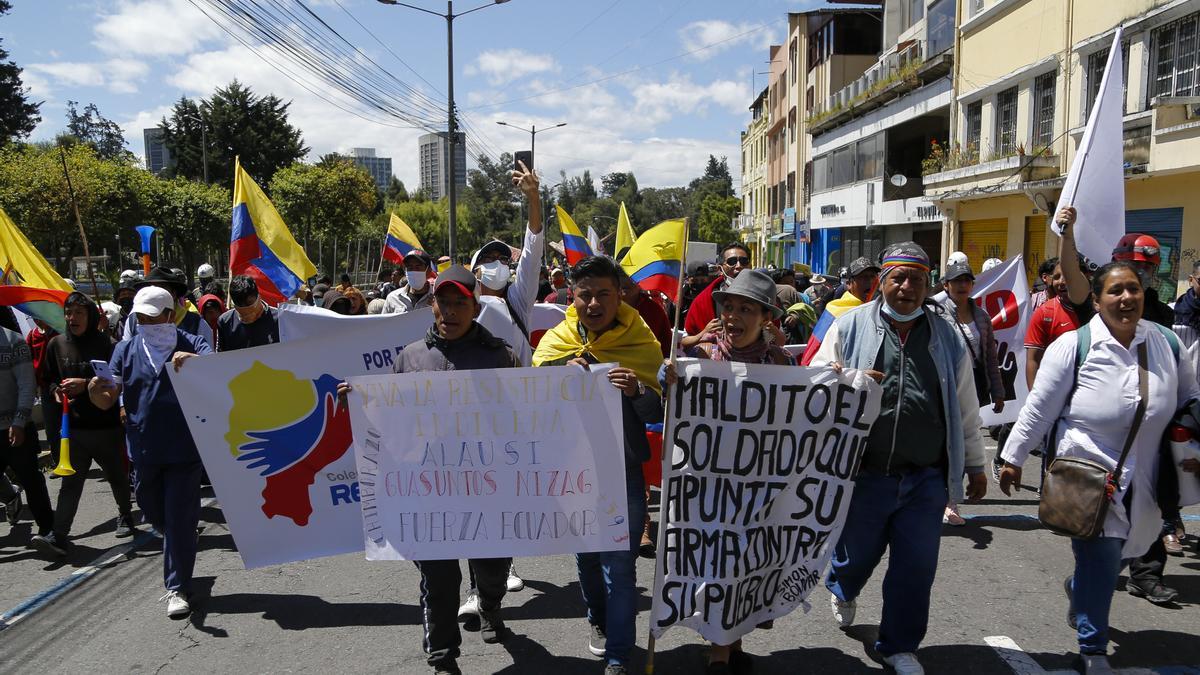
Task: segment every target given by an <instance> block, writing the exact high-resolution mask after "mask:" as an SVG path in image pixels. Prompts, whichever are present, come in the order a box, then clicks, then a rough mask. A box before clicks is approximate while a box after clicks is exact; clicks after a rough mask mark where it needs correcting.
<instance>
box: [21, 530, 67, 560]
mask: <svg viewBox="0 0 1200 675" xmlns="http://www.w3.org/2000/svg"><path fill="white" fill-rule="evenodd" d="M29 545H30V546H32V547H33V548H34V549H36V550H37V552H38V553H41V554H43V555H48V556H51V557H54V558H65V557H67V549H66V542H64V541H61V540H59V538H58V537H57V536H56V535H55V534H54V533H53V532H49V533H47V534H37V535H34V536H33V537H32V538H31V539H30V540H29Z"/></svg>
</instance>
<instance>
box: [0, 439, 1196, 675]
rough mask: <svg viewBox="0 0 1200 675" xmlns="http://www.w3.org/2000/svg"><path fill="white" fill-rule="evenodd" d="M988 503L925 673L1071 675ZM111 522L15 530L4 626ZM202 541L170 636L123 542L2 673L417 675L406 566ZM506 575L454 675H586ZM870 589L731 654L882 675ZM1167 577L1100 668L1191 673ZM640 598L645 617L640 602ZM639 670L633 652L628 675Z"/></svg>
mask: <svg viewBox="0 0 1200 675" xmlns="http://www.w3.org/2000/svg"><path fill="white" fill-rule="evenodd" d="M1033 461H1037V460H1036V459H1035V460H1033ZM95 475H97V476H98V473H96V474H95ZM57 488H58V481H56V480H55V481H51V491H52V494H53V493H56V492H57ZM991 489H992V493H993V494H992V495H991V496H990V497H989V498H988V499H987V500H985V501H984V502H983V503H982V504H979V505H972V506H968V507H966V508H965V510H964V514H967V515H974V516H977V517H976V518H975V519H973V520H972V521H971V522H970V523H969V524H968V525H967V526H966V527H963V528H946V530H945V536H944V538H943V543H942V557H941V566H940V570H939V578H938V581H937V584H936V586H935V588H934V596H933V607H934V614H933V617H932V620H931V622H930V633H929V636H928V639H927V640H926V641H925V644H924V647H923V648H922V650H921V652H920V656H921V659H922V661H923V662H924V664H925V666H926V668H927V669H928V671H929V672H930V673H967V672H969V673H971V674H972V675H991V674H995V675H1004V674H1007V673H1014V672H1016V673H1022V674H1026V673H1030V674H1032V673H1040V672H1042V671H1046V672H1052V671H1055V670H1062V669H1068V668H1070V667H1071V666H1072V659H1073V656H1072V652H1073V649H1074V635H1073V633H1072V631H1070V630H1069V629H1068V628H1067V627H1066V625H1065V622H1064V610H1065V601H1064V599H1063V597H1062V591H1061V583H1062V578H1063V577H1064V576H1065V575H1066V574H1067V573H1068V571H1069V569H1070V565H1071V562H1070V553H1069V547H1068V545H1067V542H1066V540H1064V539H1062V538H1060V537H1056V536H1054V535H1052V534H1050V533H1048V532H1046V531H1045V530H1042V529H1040V527H1039V526H1038V524H1037V522H1036V520H1034V519H1033V518H1032V516H1033V515H1034V514H1035V513H1036V503H1035V501H1034V498H1035V497H1036V495H1034V494H1033V493H1030V492H1022V493H1021V495H1020V496H1019V497H1017V498H1011V499H1010V498H1005V497H1004V496H1003V495H999V494H998V490H997V489H996V488H995V486H994V485H992V487H991ZM209 496H211V494H210V495H209ZM114 515H115V508H114V506H113V503H112V497H111V495H110V494H109V492H108V486H107V485H106V484H105V483H103V482H101V481H100V480H98V479H97V480H90V481H89V482H88V487H87V490H86V492H85V497H84V502H83V505H82V506H81V509H80V513H79V517H78V520H77V522H76V526H75V532H76V533H77V534H78V535H79V536H78V538H77V539H76V540H75V548H74V551H73V553H72V555H71V557H70V558H69V559H68V560H67V561H66V562H65V563H57V562H56V563H48V562H47V561H46V560H43V559H39V558H37V557H35V555H34V553H33V551H32V550H29V549H26V548H24V543H25V542H26V541H27V539H28V536H29V528H30V524H29V522H28V521H27V520H25V521H22V522H21V523H20V524H19V525H18V526H17V527H15V528H13V529H12V530H11V531H6V532H5V533H4V534H3V535H2V536H0V574H2V578H3V580H4V583H3V584H0V611H3V612H9V611H10V610H12V609H14V608H16V607H18V606H19V605H21V604H22V603H25V602H26V601H27V600H29V599H30V598H34V597H35V596H38V595H39V594H41V593H43V592H45V591H47V589H51V588H54V587H56V585H57V586H62V585H64V581H63V580H64V579H67V578H68V577H70V576H72V575H73V574H74V575H77V576H78V575H79V573H80V572H81V571H82V572H83V573H85V574H86V573H88V572H90V570H89V569H88V568H86V567H85V566H87V565H88V564H89V563H91V562H93V561H94V560H96V559H97V558H98V557H104V556H102V554H103V553H104V552H105V551H107V550H109V549H110V548H111V547H114V546H117V545H120V544H123V543H127V542H128V540H124V541H122V540H118V539H116V538H114V537H113V536H112V531H113V525H114V524H113V516H114ZM1185 515H1187V516H1189V521H1188V525H1189V527H1191V528H1192V529H1194V530H1197V531H1200V509H1189V510H1188V511H1186V512H1185ZM202 526H204V531H203V533H202V535H201V537H200V546H201V554H200V557H199V560H198V562H197V565H196V573H197V576H198V579H197V587H198V591H199V592H198V597H197V598H196V600H195V602H194V606H195V607H196V611H195V612H194V613H193V615H192V617H191V618H190V620H186V621H172V620H169V619H167V618H166V617H165V607H164V605H163V604H161V603H158V602H156V600H157V599H158V597H159V596H160V595H161V594H162V581H161V578H162V576H161V575H162V561H161V557H160V554H159V553H158V552H157V551H156V547H155V544H156V543H157V540H154V539H151V538H150V537H149V535H143V536H142V537H140V538H139V539H137V540H135V541H136V542H138V543H139V545H138V546H137V547H136V548H135V550H134V551H133V555H132V557H128V558H126V557H120V558H119V559H118V561H117V562H114V563H111V564H110V565H108V566H107V567H104V568H103V569H100V570H99V571H95V573H94V574H93V575H92V576H91V577H90V578H88V579H87V580H86V581H84V582H82V583H79V584H78V585H75V586H73V587H71V588H69V589H68V590H65V591H63V592H61V593H59V594H58V595H54V596H52V597H53V600H51V601H50V602H49V603H48V604H45V606H43V607H41V608H40V609H37V610H36V611H34V612H32V613H31V614H29V615H28V616H25V617H24V618H20V619H19V620H17V621H16V622H15V623H14V624H13V625H11V626H10V627H8V628H7V629H5V630H2V631H0V671H3V672H7V673H65V672H85V671H86V672H98V673H116V672H155V673H157V672H164V673H192V672H222V673H224V672H239V673H245V672H263V673H268V672H270V673H276V672H280V673H281V672H301V671H304V672H333V671H348V670H353V671H356V672H364V673H376V672H379V673H382V672H393V673H394V672H403V673H420V672H427V670H426V669H425V667H424V660H423V655H422V653H421V629H420V610H419V608H418V604H417V597H418V581H417V580H418V576H417V573H416V570H415V568H414V567H413V566H411V565H409V564H407V563H368V562H365V561H363V560H362V559H361V557H360V556H357V555H344V556H340V557H336V558H326V559H321V560H314V561H308V562H301V563H293V564H290V565H282V566H276V567H268V568H264V569H258V570H251V571H247V570H244V569H242V565H241V561H240V559H239V558H238V556H237V554H236V553H235V552H234V551H233V540H232V538H231V537H230V535H229V532H228V530H227V529H226V527H225V526H224V524H223V523H222V521H221V517H220V511H219V510H217V509H216V508H212V507H210V508H206V509H205V510H204V514H203V519H202ZM3 527H7V526H4V525H0V528H3ZM1191 541H1192V542H1194V541H1195V539H1194V538H1193V539H1192V540H1191ZM518 566H519V569H520V570H521V572H522V574H523V575H524V576H525V578H526V580H527V587H526V589H525V590H523V591H521V592H519V593H516V594H512V595H510V596H509V597H508V599H506V601H505V605H506V609H505V612H506V614H505V616H506V619H507V621H508V625H509V627H510V628H511V630H512V631H513V633H514V635H513V636H512V637H511V638H510V639H509V640H508V641H506V642H505V643H503V644H502V645H484V644H483V643H482V642H481V641H480V640H479V639H478V636H477V635H474V634H471V633H467V634H465V635H464V646H463V657H462V658H461V659H460V665H461V666H462V667H463V670H464V672H466V673H493V672H505V673H531V672H538V671H539V670H542V671H545V670H546V669H551V668H553V669H555V670H556V671H557V672H563V673H576V672H599V671H600V666H599V664H598V662H597V661H596V660H595V659H593V658H592V657H591V656H590V655H589V654H588V653H587V650H586V635H587V633H586V630H585V628H586V627H585V622H584V619H583V618H582V616H583V605H582V602H581V601H580V600H579V589H578V584H577V583H576V582H575V581H574V578H575V575H574V563H573V560H572V559H571V558H570V557H565V556H559V557H551V558H536V559H526V560H520V561H519V563H518ZM651 567H652V565H651V562H650V561H648V560H642V561H641V563H640V564H639V570H638V573H639V582H640V583H641V585H642V586H643V587H648V586H649V585H650V580H651V578H652V577H651ZM883 572H884V568H883V567H881V568H880V569H879V571H878V573H877V574H876V575H875V577H874V579H873V581H872V583H871V584H870V585H869V586H868V588H867V590H866V591H864V593H863V597H862V599H861V600H860V606H859V611H858V621H857V625H855V626H854V627H853V628H852V629H850V630H849V631H847V632H845V633H843V632H842V631H840V630H838V629H837V628H836V627H835V625H834V623H833V621H832V619H831V617H830V613H829V607H828V598H829V595H828V593H827V592H825V590H824V589H823V588H818V589H817V590H816V591H814V593H813V595H812V597H811V600H812V602H813V609H812V612H811V613H810V614H808V615H805V614H803V613H800V612H796V613H793V614H792V615H791V616H789V617H787V618H785V619H783V620H781V621H776V623H775V628H774V629H773V630H770V631H758V632H755V633H753V634H751V635H750V636H749V637H748V638H747V639H746V642H745V646H746V649H747V651H749V652H750V653H752V654H756V655H760V658H759V660H758V663H757V666H758V670H757V672H764V673H818V672H820V673H827V672H882V671H883V666H882V665H880V664H879V663H878V662H877V661H876V660H875V659H876V657H875V656H874V655H873V654H872V653H871V652H870V650H869V648H868V645H869V644H870V643H871V641H872V639H873V634H874V630H875V626H876V623H877V621H878V617H879V610H880V602H879V583H880V580H881V579H882V576H883ZM1167 573H1168V575H1167V583H1168V584H1169V585H1171V586H1174V587H1176V588H1177V589H1179V590H1180V592H1181V595H1180V602H1179V604H1177V605H1174V606H1171V607H1154V606H1152V605H1150V604H1149V603H1147V602H1146V601H1144V600H1140V599H1136V598H1133V597H1131V596H1129V595H1128V594H1126V593H1124V592H1123V591H1122V592H1118V593H1117V594H1116V598H1115V601H1114V606H1113V618H1112V625H1113V631H1112V639H1113V648H1112V654H1113V658H1112V660H1113V663H1114V666H1117V667H1119V668H1122V669H1132V668H1135V667H1136V668H1152V669H1155V670H1156V671H1157V672H1159V673H1164V674H1168V673H1169V674H1172V675H1177V674H1180V673H1200V669H1197V668H1196V666H1198V665H1200V638H1198V637H1197V633H1198V628H1200V608H1198V606H1200V555H1198V554H1197V553H1196V551H1195V548H1194V547H1189V550H1188V552H1187V554H1186V556H1185V557H1183V558H1171V559H1170V562H1169V564H1168V569H1167ZM1122 583H1123V578H1122ZM643 597H644V600H643V602H642V606H641V608H642V610H643V612H645V610H647V609H648V608H649V591H646V592H645V593H644V594H643ZM5 618H6V619H7V620H12V618H13V617H11V616H6V617H5ZM639 635H640V637H639V640H638V643H639V645H641V646H642V647H644V646H645V645H646V614H645V613H643V614H641V615H640V616H639ZM768 655H769V656H768ZM643 658H644V652H642V651H640V650H639V652H638V654H637V656H636V659H637V662H638V664H640V663H641V662H642V660H643ZM703 662H704V648H703V646H702V644H701V641H700V640H699V639H698V637H697V636H696V635H695V634H694V633H691V632H689V631H687V630H684V629H676V630H675V631H673V632H671V633H668V635H667V636H666V637H665V639H664V640H662V641H660V643H659V646H658V653H657V655H656V658H655V665H656V669H655V671H656V672H658V673H695V672H700V669H701V668H702V666H703ZM638 672H640V671H638ZM1129 672H1144V671H1129Z"/></svg>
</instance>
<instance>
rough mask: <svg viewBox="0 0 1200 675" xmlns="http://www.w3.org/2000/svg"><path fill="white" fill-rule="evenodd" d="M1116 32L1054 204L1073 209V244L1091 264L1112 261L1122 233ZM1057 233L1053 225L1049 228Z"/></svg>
mask: <svg viewBox="0 0 1200 675" xmlns="http://www.w3.org/2000/svg"><path fill="white" fill-rule="evenodd" d="M1121 61H1122V59H1121V28H1120V27H1118V28H1117V32H1116V34H1115V35H1113V42H1112V47H1111V48H1110V49H1109V51H1108V65H1106V66H1105V67H1104V77H1103V78H1101V80H1100V92H1099V94H1098V95H1097V96H1096V102H1095V104H1093V105H1092V112H1091V114H1090V115H1088V123H1087V128H1085V129H1084V131H1083V140H1082V141H1080V143H1079V150H1078V151H1077V152H1076V153H1075V159H1074V161H1073V162H1071V170H1070V171H1069V172H1068V173H1067V180H1066V183H1064V184H1063V190H1062V194H1061V195H1060V196H1059V198H1058V205H1059V206H1074V207H1075V209H1076V211H1078V214H1079V215H1078V217H1077V219H1076V221H1075V245H1076V246H1077V247H1078V249H1079V252H1080V253H1082V254H1083V255H1084V256H1085V257H1087V259H1088V260H1089V261H1090V262H1091V263H1093V264H1095V265H1103V264H1105V263H1107V262H1108V261H1109V260H1110V259H1111V258H1112V250H1113V247H1114V246H1116V244H1117V242H1118V241H1119V240H1120V239H1121V236H1122V235H1124V234H1125V159H1124V153H1123V150H1122V126H1121V125H1122V122H1121V116H1122V109H1123V107H1124V106H1123V105H1122V102H1123V101H1122V99H1123V98H1124V88H1123V86H1122V82H1121V77H1122V75H1121V73H1122V72H1124V68H1123V67H1122V65H1121ZM1051 227H1052V228H1053V229H1054V233H1055V234H1058V235H1060V236H1061V235H1062V228H1060V227H1059V226H1058V224H1057V223H1055V224H1053V225H1052V226H1051Z"/></svg>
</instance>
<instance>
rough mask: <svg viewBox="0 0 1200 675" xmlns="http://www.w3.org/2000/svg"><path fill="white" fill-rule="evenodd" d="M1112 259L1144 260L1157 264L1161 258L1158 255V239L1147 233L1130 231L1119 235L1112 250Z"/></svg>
mask: <svg viewBox="0 0 1200 675" xmlns="http://www.w3.org/2000/svg"><path fill="white" fill-rule="evenodd" d="M1112 257H1113V260H1126V261H1129V262H1145V263H1150V264H1151V265H1158V264H1159V262H1160V261H1161V260H1162V258H1161V257H1160V256H1159V250H1158V240H1157V239H1155V238H1154V237H1151V236H1150V235H1148V234H1138V233H1136V232H1133V233H1130V234H1127V235H1125V236H1124V237H1121V241H1119V242H1117V247H1116V248H1114V249H1113V252H1112Z"/></svg>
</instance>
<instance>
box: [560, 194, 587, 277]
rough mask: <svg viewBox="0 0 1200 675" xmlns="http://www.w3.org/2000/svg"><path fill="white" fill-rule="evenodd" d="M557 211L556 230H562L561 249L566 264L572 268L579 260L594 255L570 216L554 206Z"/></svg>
mask: <svg viewBox="0 0 1200 675" xmlns="http://www.w3.org/2000/svg"><path fill="white" fill-rule="evenodd" d="M554 208H555V209H557V210H558V228H559V229H560V230H562V238H563V249H564V254H565V255H566V256H567V264H568V265H571V266H572V267H574V266H575V264H576V263H578V262H579V261H580V260H583V259H584V258H586V257H588V256H590V255H595V254H594V253H593V252H592V247H591V246H588V243H587V239H584V237H583V233H582V232H580V231H579V226H578V225H576V224H575V221H574V220H571V216H570V215H569V214H568V213H567V212H566V211H564V210H563V207H561V206H558V205H557V204H556V205H555V206H554Z"/></svg>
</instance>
